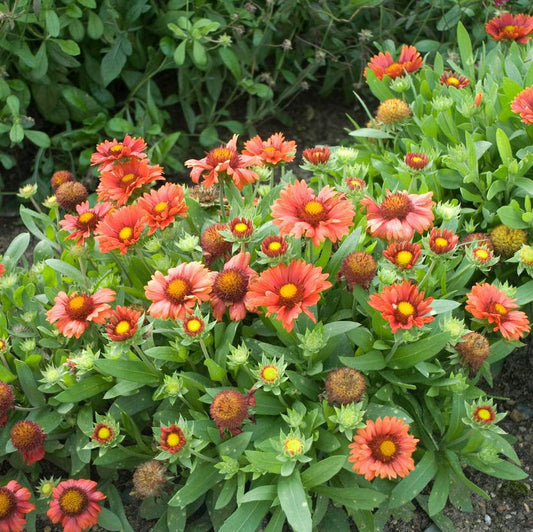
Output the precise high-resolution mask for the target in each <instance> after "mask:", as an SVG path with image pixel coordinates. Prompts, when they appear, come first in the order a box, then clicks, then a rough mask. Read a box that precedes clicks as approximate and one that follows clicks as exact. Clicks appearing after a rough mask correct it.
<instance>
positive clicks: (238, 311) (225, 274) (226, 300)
mask: <svg viewBox="0 0 533 532" xmlns="http://www.w3.org/2000/svg"><path fill="white" fill-rule="evenodd" d="M249 264H250V253H248V252H244V253H239V254H238V255H235V257H232V258H231V259H230V260H229V261H228V262H226V264H224V269H223V270H222V271H221V272H220V273H217V274H215V276H214V277H213V291H212V293H211V307H212V308H213V316H215V318H216V319H217V320H218V321H220V320H222V317H223V316H224V312H225V311H226V307H229V317H230V320H233V321H239V320H242V319H244V317H245V316H246V309H247V307H248V306H249V303H248V299H249V296H248V286H249V284H250V281H251V280H252V279H253V278H254V277H255V276H256V275H257V273H256V272H255V270H252V268H250V266H249Z"/></svg>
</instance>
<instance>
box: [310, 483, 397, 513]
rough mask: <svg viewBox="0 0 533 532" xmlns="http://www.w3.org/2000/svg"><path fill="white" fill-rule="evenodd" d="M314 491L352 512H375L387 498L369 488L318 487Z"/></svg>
mask: <svg viewBox="0 0 533 532" xmlns="http://www.w3.org/2000/svg"><path fill="white" fill-rule="evenodd" d="M313 491H314V492H315V493H319V494H320V495H325V496H326V497H329V498H330V499H331V500H332V501H333V502H336V503H338V504H342V505H344V506H346V507H347V508H349V509H350V510H373V509H374V508H377V507H378V506H379V505H380V504H381V503H382V502H383V501H384V500H385V499H386V498H387V495H385V494H384V493H380V492H379V491H376V490H372V489H368V488H351V487H350V488H331V487H329V486H316V487H314V488H313Z"/></svg>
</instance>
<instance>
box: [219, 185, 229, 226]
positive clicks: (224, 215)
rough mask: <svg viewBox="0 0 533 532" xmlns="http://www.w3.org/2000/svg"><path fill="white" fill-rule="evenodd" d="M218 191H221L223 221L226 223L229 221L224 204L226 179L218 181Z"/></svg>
mask: <svg viewBox="0 0 533 532" xmlns="http://www.w3.org/2000/svg"><path fill="white" fill-rule="evenodd" d="M218 191H219V201H220V213H221V215H222V221H223V222H224V223H227V221H228V219H227V217H226V207H225V205H224V179H221V180H220V181H219V182H218Z"/></svg>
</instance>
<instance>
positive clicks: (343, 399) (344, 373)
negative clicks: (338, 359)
mask: <svg viewBox="0 0 533 532" xmlns="http://www.w3.org/2000/svg"><path fill="white" fill-rule="evenodd" d="M325 385H326V393H327V395H328V401H329V402H330V403H331V404H337V405H347V404H350V403H356V402H357V401H360V400H361V397H362V396H363V394H364V393H365V389H366V382H365V378H364V377H363V375H362V374H361V373H359V371H357V370H356V369H352V368H337V369H334V370H332V371H330V372H329V374H328V376H327V377H326V382H325Z"/></svg>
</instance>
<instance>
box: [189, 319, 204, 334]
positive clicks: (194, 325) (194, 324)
mask: <svg viewBox="0 0 533 532" xmlns="http://www.w3.org/2000/svg"><path fill="white" fill-rule="evenodd" d="M201 327H202V322H201V321H200V320H197V319H196V318H193V319H191V320H189V321H188V322H187V329H188V330H189V331H190V332H198V331H199V330H200V329H201Z"/></svg>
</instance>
